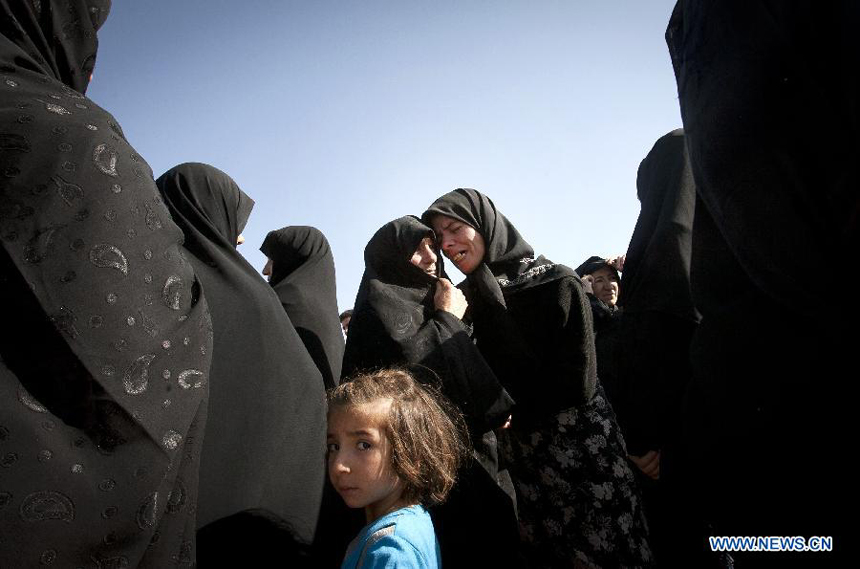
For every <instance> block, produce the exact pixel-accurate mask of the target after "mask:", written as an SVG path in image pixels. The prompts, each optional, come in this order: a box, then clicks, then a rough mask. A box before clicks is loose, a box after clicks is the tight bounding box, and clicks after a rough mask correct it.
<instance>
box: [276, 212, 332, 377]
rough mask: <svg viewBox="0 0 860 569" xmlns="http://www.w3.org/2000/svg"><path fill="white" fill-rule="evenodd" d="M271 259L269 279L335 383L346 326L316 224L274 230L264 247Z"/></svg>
mask: <svg viewBox="0 0 860 569" xmlns="http://www.w3.org/2000/svg"><path fill="white" fill-rule="evenodd" d="M260 251H262V252H263V254H264V255H266V257H268V258H269V259H271V260H272V274H271V276H270V277H269V284H270V285H272V288H273V289H275V294H277V295H278V298H279V299H280V300H281V305H282V306H283V307H284V310H285V311H286V313H287V316H289V317H290V322H292V323H293V326H294V327H295V329H296V332H298V334H299V337H300V338H301V339H302V342H304V344H305V348H307V350H308V353H309V354H310V355H311V357H312V358H313V360H314V363H316V366H317V368H318V369H319V370H320V374H322V378H323V382H324V383H325V386H326V388H327V389H328V388H332V387H335V386H337V384H338V382H339V381H340V369H341V362H342V360H343V348H344V346H343V332H342V328H341V326H340V319H339V317H338V311H337V288H336V281H335V271H334V257H332V254H331V248H330V247H329V245H328V241H327V240H326V238H325V235H323V234H322V232H321V231H320V230H319V229H316V228H315V227H302V226H291V227H284V228H283V229H278V230H276V231H270V232H269V234H268V235H266V239H265V240H264V241H263V245H262V246H261V247H260Z"/></svg>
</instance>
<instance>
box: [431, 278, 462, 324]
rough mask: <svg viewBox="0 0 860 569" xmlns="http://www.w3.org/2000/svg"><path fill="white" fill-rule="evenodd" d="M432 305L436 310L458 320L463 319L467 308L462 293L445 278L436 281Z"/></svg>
mask: <svg viewBox="0 0 860 569" xmlns="http://www.w3.org/2000/svg"><path fill="white" fill-rule="evenodd" d="M433 303H434V304H435V305H436V310H444V311H445V312H450V313H451V314H453V315H454V316H456V317H457V318H459V319H460V320H462V319H463V315H464V314H466V309H467V308H468V307H469V303H468V302H466V297H465V296H463V292H462V291H461V290H460V289H458V288H457V287H455V286H454V285H453V284H452V283H451V281H449V280H448V279H445V278H441V279H439V280H438V281H436V293H435V294H434V295H433Z"/></svg>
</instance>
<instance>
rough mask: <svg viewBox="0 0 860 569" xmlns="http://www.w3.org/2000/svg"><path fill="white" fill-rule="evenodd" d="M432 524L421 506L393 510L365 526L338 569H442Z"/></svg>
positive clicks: (350, 545) (428, 515)
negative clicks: (408, 568)
mask: <svg viewBox="0 0 860 569" xmlns="http://www.w3.org/2000/svg"><path fill="white" fill-rule="evenodd" d="M441 560H442V557H441V556H440V555H439V542H438V541H436V533H435V532H434V531H433V520H431V519H430V514H428V513H427V510H425V509H424V508H422V507H421V506H409V507H407V508H401V509H399V510H395V511H393V512H391V513H390V514H386V515H384V516H382V517H381V518H379V519H378V520H375V521H373V522H371V523H370V524H368V525H366V526H365V527H364V529H362V530H361V532H360V533H359V534H358V537H356V538H355V539H354V540H352V543H350V544H349V548H348V549H347V550H346V556H345V557H344V559H343V563H342V564H341V566H340V567H341V569H382V568H389V567H400V568H403V567H415V568H420V569H438V568H439V567H442V561H441Z"/></svg>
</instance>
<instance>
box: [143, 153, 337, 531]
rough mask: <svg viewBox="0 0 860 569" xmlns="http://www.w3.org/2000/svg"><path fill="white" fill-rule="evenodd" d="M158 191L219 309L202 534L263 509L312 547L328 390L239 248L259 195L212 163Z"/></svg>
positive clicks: (171, 178)
mask: <svg viewBox="0 0 860 569" xmlns="http://www.w3.org/2000/svg"><path fill="white" fill-rule="evenodd" d="M156 184H157V185H158V189H159V190H160V191H161V195H162V196H163V198H164V202H165V203H166V204H167V207H168V209H169V210H170V213H171V214H172V215H173V219H174V221H175V222H176V223H177V224H178V225H179V227H180V229H182V231H183V233H184V235H185V245H184V246H185V250H186V251H187V255H188V260H189V261H190V264H191V265H192V266H193V267H194V269H195V271H196V272H197V275H198V277H199V278H200V281H201V283H202V285H203V290H204V291H205V292H206V295H207V298H209V303H210V307H211V311H212V327H213V331H214V346H213V360H212V379H211V382H210V392H209V418H210V422H209V426H208V428H207V431H206V438H205V440H204V442H203V453H202V458H201V465H200V503H199V506H198V514H197V515H198V527H203V526H206V525H207V524H209V523H211V522H214V521H217V520H220V519H223V518H226V517H228V516H231V515H233V514H236V513H238V512H242V511H245V510H250V509H255V508H259V509H265V510H268V511H270V512H271V513H272V514H273V515H274V516H277V517H279V518H281V519H283V520H284V521H285V522H286V523H287V524H289V525H290V526H292V528H293V529H294V531H295V534H296V538H297V540H298V541H302V542H307V543H309V542H310V541H311V540H312V538H313V533H314V530H315V526H316V521H317V516H318V514H319V507H320V501H321V496H322V486H323V481H324V476H325V475H324V456H323V454H324V453H323V451H324V449H325V395H324V392H323V383H322V378H321V376H320V373H319V370H317V368H316V366H315V365H314V363H313V360H312V359H311V357H310V356H309V355H308V352H307V350H306V349H305V347H304V345H303V344H302V341H301V339H300V338H299V336H298V334H297V333H296V331H295V329H294V328H293V326H292V324H291V323H290V320H289V318H288V317H287V315H286V313H285V312H284V310H283V308H282V307H281V306H280V301H279V300H278V297H277V295H275V293H274V291H273V290H272V289H271V287H269V286H268V285H267V284H266V282H265V281H263V279H262V277H261V276H260V275H259V274H258V273H257V271H256V270H255V269H254V268H253V267H252V266H251V265H250V264H249V263H248V262H247V261H246V260H245V259H244V257H242V256H241V255H240V254H239V252H238V251H237V250H236V239H237V237H238V236H239V233H240V232H241V230H242V223H241V221H242V217H245V219H246V220H247V216H243V215H241V214H240V211H241V210H242V209H243V206H242V204H249V203H250V201H249V200H250V198H247V196H245V195H244V194H243V192H242V191H241V190H240V189H239V187H238V186H237V185H236V183H235V182H234V181H233V180H232V178H230V177H229V176H228V175H227V174H225V173H224V172H221V171H220V170H218V169H217V168H213V167H212V166H208V165H205V164H196V163H189V164H181V165H179V166H176V167H174V168H171V169H170V170H168V171H167V172H165V173H164V174H163V175H162V176H161V177H160V178H159V179H158V180H157V182H156Z"/></svg>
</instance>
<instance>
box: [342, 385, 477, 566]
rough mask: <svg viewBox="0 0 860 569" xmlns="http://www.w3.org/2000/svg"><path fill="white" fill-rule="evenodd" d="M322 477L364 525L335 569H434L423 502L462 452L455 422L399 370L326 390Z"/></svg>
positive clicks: (446, 482) (439, 495)
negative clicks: (325, 465) (361, 515)
mask: <svg viewBox="0 0 860 569" xmlns="http://www.w3.org/2000/svg"><path fill="white" fill-rule="evenodd" d="M328 399H329V412H328V469H329V479H330V480H331V483H332V485H333V486H334V488H335V490H337V492H338V494H340V495H341V497H342V498H343V500H344V502H346V504H347V505H348V506H349V507H351V508H364V512H365V515H366V517H367V522H368V523H367V526H365V527H364V529H362V530H361V532H360V533H359V534H358V537H356V538H355V539H354V540H353V542H352V543H351V544H350V546H349V548H348V549H347V552H346V556H345V558H344V561H343V564H342V565H341V568H342V569H344V568H350V569H352V568H362V569H372V568H374V567H416V568H437V567H440V566H441V564H440V562H439V560H440V559H441V558H440V554H439V545H438V543H437V541H436V535H435V533H434V531H433V522H432V521H431V520H430V515H429V514H428V513H427V511H426V510H425V509H424V506H432V505H435V504H438V503H441V502H443V501H444V500H445V497H446V496H447V494H448V492H449V491H450V490H451V487H452V486H453V485H454V481H455V476H456V472H457V468H458V466H459V465H460V462H461V461H462V459H463V457H464V456H465V453H466V450H467V442H466V440H467V437H466V435H465V429H464V427H463V420H462V418H461V417H460V416H459V414H458V413H457V412H456V411H454V410H453V407H452V406H450V404H448V403H446V402H445V401H444V400H443V399H442V398H441V396H439V395H437V394H435V393H433V392H432V391H431V390H430V389H429V388H426V387H424V386H422V385H420V384H418V383H417V382H416V381H415V379H414V378H413V377H412V376H411V375H410V374H409V372H407V371H405V370H402V369H383V370H381V371H376V372H374V373H369V374H363V375H359V376H358V377H355V378H354V379H352V380H351V381H348V382H346V383H343V384H341V385H340V386H338V387H337V388H335V389H333V390H332V391H330V392H329V397H328Z"/></svg>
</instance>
